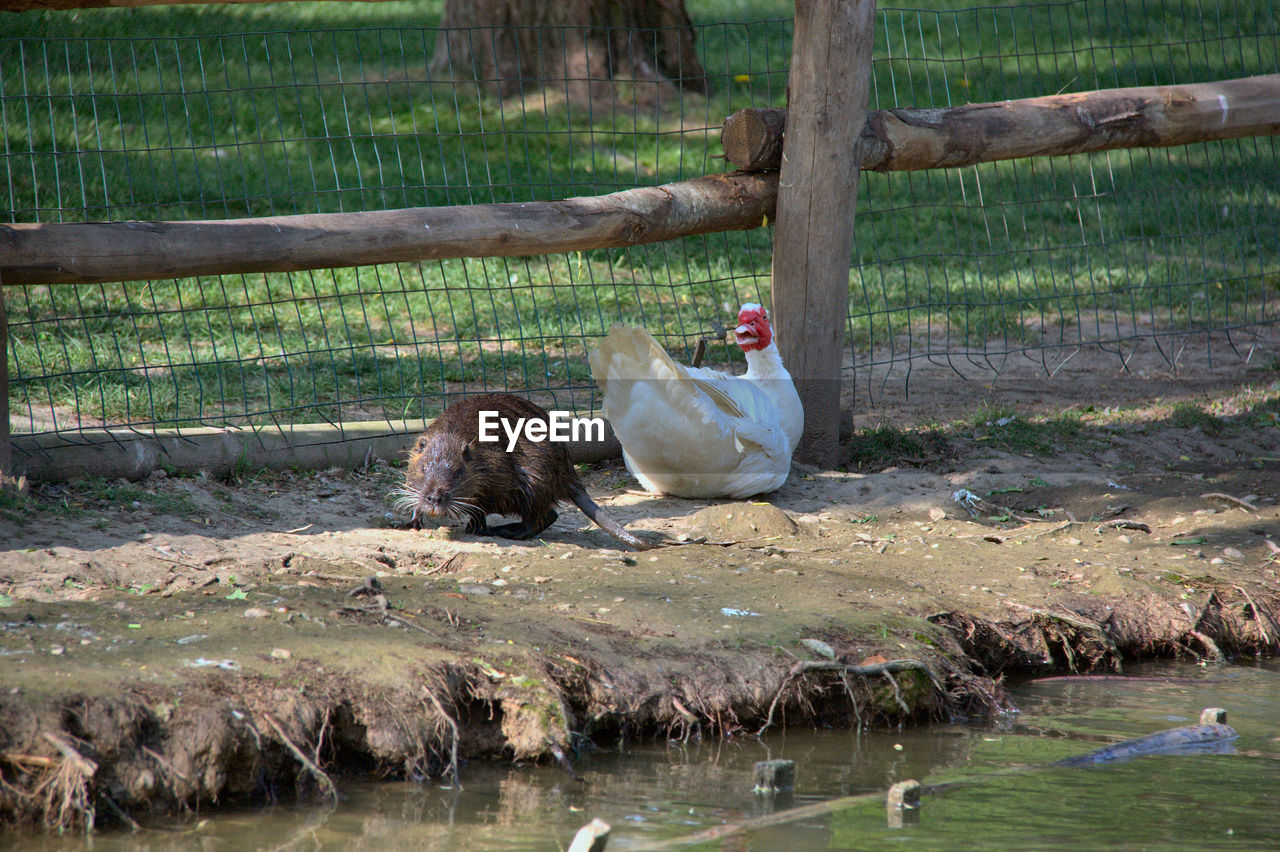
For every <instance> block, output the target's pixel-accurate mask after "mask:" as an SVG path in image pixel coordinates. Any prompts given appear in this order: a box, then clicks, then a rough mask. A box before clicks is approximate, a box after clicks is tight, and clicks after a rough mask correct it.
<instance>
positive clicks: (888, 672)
mask: <svg viewBox="0 0 1280 852" xmlns="http://www.w3.org/2000/svg"><path fill="white" fill-rule="evenodd" d="M815 671H823V672H838V673H839V674H840V676H841V678H842V679H843V678H845V677H846V676H847V675H851V674H854V675H861V676H863V677H867V676H869V675H883V676H884V677H885V678H886V679H887V680H888V681H889V683H890V685H891V686H892V687H893V694H894V700H895V703H896V704H897V705H898V707H899V708H900V709H901V710H902V712H903V715H904V716H910V715H911V709H910V708H909V707H908V706H907V704H906V702H905V701H903V700H902V691H901V690H900V689H899V688H898V682H897V681H896V680H894V678H893V673H894V672H904V671H922V672H924V673H925V674H926V675H928V676H929V680H930V681H932V682H933V685H934V688H935V689H937V691H938V692H940V693H942V692H945V690H943V688H942V685H941V684H940V683H938V678H937V677H936V676H935V675H934V673H933V671H932V670H931V669H930V668H929V667H928V666H927V665H925V664H924V663H922V662H920V661H919V660H888V661H886V662H883V663H871V664H868V665H862V666H855V665H849V664H847V663H840V662H836V661H834V660H800V661H798V662H796V663H795V665H793V666H792V667H791V670H790V671H789V672H787V676H786V677H785V678H784V679H783V681H782V684H781V685H780V686H779V687H778V690H777V692H776V693H775V694H774V696H773V701H771V702H770V703H769V712H768V714H767V715H766V717H765V720H764V724H763V725H761V726H760V729H759V730H757V731H756V736H760V735H761V734H763V733H764V732H765V731H767V730H769V728H770V727H772V726H773V714H774V712H775V711H776V710H777V708H778V702H779V701H780V700H781V699H782V696H783V695H784V694H785V693H786V691H787V687H789V686H790V685H791V682H792V681H793V680H795V679H796V678H797V677H799V676H800V675H803V674H806V673H808V672H815ZM845 690H846V692H849V693H850V697H851V698H852V695H851V693H852V688H851V687H850V686H849V683H848V681H847V680H846V681H845ZM853 705H854V708H855V710H856V709H858V702H857V701H856V700H855V701H853ZM859 716H860V714H859Z"/></svg>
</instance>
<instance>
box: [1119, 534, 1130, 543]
mask: <svg viewBox="0 0 1280 852" xmlns="http://www.w3.org/2000/svg"><path fill="white" fill-rule="evenodd" d="M1116 541H1118V542H1120V543H1121V544H1129V543H1130V542H1132V541H1133V539H1131V538H1129V536H1127V535H1125V534H1124V533H1121V534H1120V535H1118V536H1116Z"/></svg>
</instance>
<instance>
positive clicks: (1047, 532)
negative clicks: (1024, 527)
mask: <svg viewBox="0 0 1280 852" xmlns="http://www.w3.org/2000/svg"><path fill="white" fill-rule="evenodd" d="M1078 523H1080V522H1079V521H1077V520H1075V519H1074V518H1073V519H1071V520H1069V521H1065V522H1063V523H1061V524H1058V526H1056V527H1054V528H1053V529H1048V530H1045V531H1044V532H1038V533H1036V534H1035V535H1033V536H1031V541H1035V540H1036V539H1039V538H1044V537H1045V536H1047V535H1053V534H1054V533H1059V532H1062V531H1063V530H1067V529H1071V527H1072V526H1074V525H1076V524H1078Z"/></svg>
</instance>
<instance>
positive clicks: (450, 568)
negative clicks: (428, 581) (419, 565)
mask: <svg viewBox="0 0 1280 852" xmlns="http://www.w3.org/2000/svg"><path fill="white" fill-rule="evenodd" d="M461 559H462V551H458V552H457V553H455V554H453V555H452V556H450V557H449V558H448V559H446V560H445V561H443V562H441V563H440V564H439V565H437V566H436V567H434V568H432V569H431V570H430V571H423V572H422V575H421V576H423V577H430V576H431V575H432V574H452V573H453V572H454V571H457V570H458V568H461V567H462V566H461V565H458V566H457V567H454V563H455V562H458V561H459V560H461Z"/></svg>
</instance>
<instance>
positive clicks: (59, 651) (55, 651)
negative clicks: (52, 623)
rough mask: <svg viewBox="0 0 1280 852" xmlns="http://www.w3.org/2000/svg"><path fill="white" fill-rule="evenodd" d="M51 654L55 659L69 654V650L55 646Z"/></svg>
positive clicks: (50, 651)
mask: <svg viewBox="0 0 1280 852" xmlns="http://www.w3.org/2000/svg"><path fill="white" fill-rule="evenodd" d="M49 653H50V654H53V655H54V656H55V657H61V656H62V655H63V654H65V653H67V649H66V648H64V647H62V646H61V645H54V646H53V647H52V648H50V649H49Z"/></svg>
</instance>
